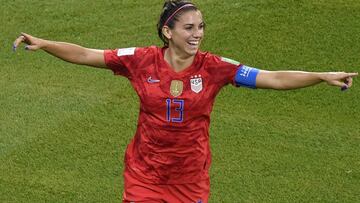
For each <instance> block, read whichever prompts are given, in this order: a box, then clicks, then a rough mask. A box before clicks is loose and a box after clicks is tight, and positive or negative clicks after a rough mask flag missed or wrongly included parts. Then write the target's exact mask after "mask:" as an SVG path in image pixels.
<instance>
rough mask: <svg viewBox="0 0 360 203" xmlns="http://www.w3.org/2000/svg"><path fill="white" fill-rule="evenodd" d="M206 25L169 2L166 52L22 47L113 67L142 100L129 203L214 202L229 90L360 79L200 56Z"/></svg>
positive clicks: (183, 5) (128, 166) (129, 170)
mask: <svg viewBox="0 0 360 203" xmlns="http://www.w3.org/2000/svg"><path fill="white" fill-rule="evenodd" d="M204 31H205V23H204V20H203V17H202V14H201V12H200V11H199V9H198V8H197V7H196V6H195V5H194V4H193V3H191V2H189V1H184V0H175V1H174V0H173V1H166V2H165V4H164V7H163V12H162V13H161V16H160V20H159V22H158V34H159V37H160V38H161V40H162V41H163V42H164V47H155V46H151V47H144V48H138V47H136V48H122V49H115V50H97V49H88V48H84V47H81V46H78V45H75V44H69V43H64V42H54V41H48V40H44V39H40V38H36V37H33V36H31V35H28V34H25V33H22V34H21V35H20V37H18V38H17V39H16V40H15V42H14V49H16V47H18V46H19V44H20V43H22V42H24V43H26V44H27V46H26V49H28V50H33V51H35V50H38V49H42V50H45V51H46V52H48V53H50V54H52V55H54V56H56V57H59V58H61V59H63V60H65V61H68V62H71V63H76V64H83V65H88V66H94V67H99V68H107V69H111V70H112V71H113V72H114V74H116V75H122V76H124V77H127V78H128V79H129V80H130V82H131V84H132V86H133V87H134V89H135V91H136V92H137V94H138V95H139V98H140V114H139V120H138V126H137V131H136V133H135V136H134V138H133V139H132V141H131V143H130V144H129V145H128V147H127V150H126V155H125V171H124V180H125V181H124V182H125V186H124V193H123V202H171V203H176V202H189V203H190V202H208V198H209V191H210V189H209V188H210V182H209V167H210V162H211V153H210V147H209V125H210V113H211V110H212V107H213V103H214V99H215V97H216V95H217V94H218V92H219V91H220V89H221V88H222V87H224V86H225V85H227V84H232V85H234V86H245V87H250V88H269V89H277V90H289V89H296V88H302V87H307V86H311V85H315V84H318V83H320V82H323V81H324V82H326V83H327V84H329V85H334V86H339V87H341V88H343V89H347V88H349V87H351V85H352V77H354V76H356V75H357V73H344V72H331V73H326V72H323V73H314V72H300V71H265V70H259V69H256V68H251V67H248V66H246V65H243V64H239V63H238V62H236V61H233V60H230V59H227V58H222V57H219V56H216V55H213V54H211V53H208V52H201V51H199V47H200V44H201V41H202V39H203V36H204Z"/></svg>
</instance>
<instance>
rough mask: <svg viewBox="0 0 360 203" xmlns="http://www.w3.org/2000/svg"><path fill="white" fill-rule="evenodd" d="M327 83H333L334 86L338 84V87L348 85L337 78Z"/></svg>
mask: <svg viewBox="0 0 360 203" xmlns="http://www.w3.org/2000/svg"><path fill="white" fill-rule="evenodd" d="M329 84H330V85H334V86H339V87H344V86H346V87H348V85H347V84H346V83H345V82H341V81H338V80H332V81H329Z"/></svg>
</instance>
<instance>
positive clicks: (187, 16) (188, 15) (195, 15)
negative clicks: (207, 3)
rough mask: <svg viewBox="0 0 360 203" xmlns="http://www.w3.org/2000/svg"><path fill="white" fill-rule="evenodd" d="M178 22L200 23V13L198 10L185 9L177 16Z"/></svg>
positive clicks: (201, 20) (201, 19)
mask: <svg viewBox="0 0 360 203" xmlns="http://www.w3.org/2000/svg"><path fill="white" fill-rule="evenodd" d="M178 22H179V23H180V24H200V23H202V22H203V18H202V14H201V12H200V11H199V10H197V11H194V10H191V11H185V12H184V13H182V14H181V15H180V17H179V18H178Z"/></svg>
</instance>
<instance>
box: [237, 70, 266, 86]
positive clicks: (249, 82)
mask: <svg viewBox="0 0 360 203" xmlns="http://www.w3.org/2000/svg"><path fill="white" fill-rule="evenodd" d="M259 71H260V70H259V69H256V68H252V67H249V66H245V65H241V66H240V67H239V69H238V70H237V71H236V75H235V84H236V86H245V87H249V88H254V89H255V88H256V77H257V75H258V74H259Z"/></svg>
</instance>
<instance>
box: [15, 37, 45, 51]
mask: <svg viewBox="0 0 360 203" xmlns="http://www.w3.org/2000/svg"><path fill="white" fill-rule="evenodd" d="M21 43H25V44H26V46H25V50H31V51H36V50H38V49H41V48H42V47H43V46H44V45H43V44H44V40H43V39H40V38H36V37H33V36H31V35H29V34H26V33H21V35H20V36H19V37H18V38H17V39H16V40H15V41H14V44H13V50H14V51H16V49H17V48H18V47H19V45H20V44H21Z"/></svg>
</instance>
